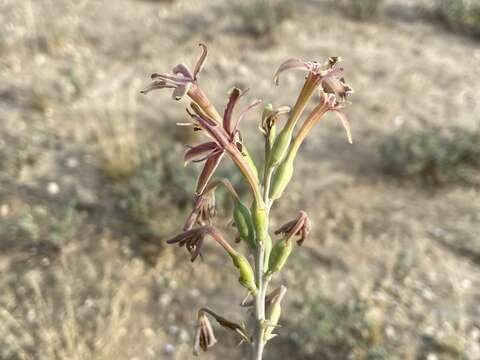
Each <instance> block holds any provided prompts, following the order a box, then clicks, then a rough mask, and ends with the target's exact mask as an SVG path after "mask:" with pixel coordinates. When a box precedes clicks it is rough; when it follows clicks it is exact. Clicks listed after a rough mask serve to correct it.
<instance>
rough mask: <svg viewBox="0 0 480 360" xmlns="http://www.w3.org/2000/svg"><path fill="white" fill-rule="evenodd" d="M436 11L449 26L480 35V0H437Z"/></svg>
mask: <svg viewBox="0 0 480 360" xmlns="http://www.w3.org/2000/svg"><path fill="white" fill-rule="evenodd" d="M435 13H436V14H437V16H438V17H439V18H440V19H441V20H442V21H443V22H444V23H445V24H447V26H448V27H450V28H452V29H454V30H457V31H464V32H467V33H470V34H472V35H475V36H480V2H478V1H476V0H436V6H435Z"/></svg>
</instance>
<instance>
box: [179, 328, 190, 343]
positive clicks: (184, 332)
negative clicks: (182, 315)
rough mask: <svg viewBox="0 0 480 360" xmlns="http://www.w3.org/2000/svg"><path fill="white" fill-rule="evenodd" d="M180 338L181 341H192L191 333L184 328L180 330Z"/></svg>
mask: <svg viewBox="0 0 480 360" xmlns="http://www.w3.org/2000/svg"><path fill="white" fill-rule="evenodd" d="M178 338H179V339H180V341H181V342H184V343H186V342H189V341H190V334H189V333H188V331H187V330H185V329H182V330H180V333H179V334H178Z"/></svg>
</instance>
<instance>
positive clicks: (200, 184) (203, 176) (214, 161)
mask: <svg viewBox="0 0 480 360" xmlns="http://www.w3.org/2000/svg"><path fill="white" fill-rule="evenodd" d="M224 153H225V152H224V151H222V152H219V153H218V154H215V155H213V156H211V157H210V158H209V159H208V160H207V161H206V162H205V166H204V167H203V169H202V172H201V173H200V176H199V177H198V181H197V188H196V190H195V193H196V194H203V191H204V190H205V188H206V187H207V184H208V182H209V181H210V179H211V177H212V176H213V174H214V173H215V170H216V169H217V167H218V165H219V164H220V161H222V157H223V155H224Z"/></svg>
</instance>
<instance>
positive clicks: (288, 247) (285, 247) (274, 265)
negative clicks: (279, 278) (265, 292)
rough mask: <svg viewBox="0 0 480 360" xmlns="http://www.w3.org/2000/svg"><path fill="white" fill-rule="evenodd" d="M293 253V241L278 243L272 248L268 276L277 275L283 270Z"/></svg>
mask: <svg viewBox="0 0 480 360" xmlns="http://www.w3.org/2000/svg"><path fill="white" fill-rule="evenodd" d="M291 252H292V241H283V240H280V241H278V242H277V243H276V244H275V246H274V247H273V248H272V252H271V253H270V260H269V262H268V271H267V273H268V274H273V273H276V272H278V271H280V270H282V268H283V265H285V263H286V262H287V259H288V257H289V256H290V253H291Z"/></svg>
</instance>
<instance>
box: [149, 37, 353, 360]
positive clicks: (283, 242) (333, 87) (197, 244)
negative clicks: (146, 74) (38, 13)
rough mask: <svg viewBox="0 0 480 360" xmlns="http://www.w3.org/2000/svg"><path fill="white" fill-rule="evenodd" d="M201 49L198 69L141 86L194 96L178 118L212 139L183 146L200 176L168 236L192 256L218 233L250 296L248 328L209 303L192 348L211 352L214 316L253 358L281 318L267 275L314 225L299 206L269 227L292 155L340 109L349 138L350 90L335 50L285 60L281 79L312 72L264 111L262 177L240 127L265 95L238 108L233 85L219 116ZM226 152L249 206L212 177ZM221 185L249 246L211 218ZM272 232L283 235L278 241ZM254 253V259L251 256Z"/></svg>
mask: <svg viewBox="0 0 480 360" xmlns="http://www.w3.org/2000/svg"><path fill="white" fill-rule="evenodd" d="M200 48H201V54H200V55H199V56H198V58H197V61H196V62H195V65H194V69H193V71H190V69H189V68H188V67H187V66H186V65H184V64H178V65H176V66H175V67H174V68H173V70H172V72H171V73H162V74H153V75H152V76H151V79H152V82H151V83H150V84H149V85H148V86H147V87H146V88H145V89H144V90H142V93H144V94H146V93H149V92H150V91H152V90H156V89H172V90H173V94H172V97H173V98H174V99H175V100H180V99H182V98H183V97H184V96H188V97H189V98H190V99H191V100H192V102H191V104H190V107H189V108H188V109H187V113H188V115H189V116H190V122H189V123H187V124H185V123H182V124H178V125H188V126H192V127H193V129H194V130H196V131H201V132H202V133H203V134H204V135H205V136H206V138H207V139H206V141H205V142H203V143H200V144H196V145H193V146H187V149H186V151H185V153H184V162H185V164H190V163H203V168H202V170H201V172H200V175H199V177H198V179H197V184H196V186H195V189H194V197H193V208H192V210H191V212H190V214H189V215H188V217H187V220H186V221H185V224H184V227H183V232H181V233H180V234H178V235H176V236H175V237H173V238H171V239H170V240H168V241H167V243H168V244H177V245H178V246H180V247H183V248H186V249H187V251H188V253H189V254H190V260H191V261H192V262H194V261H195V260H196V259H197V258H198V257H203V253H202V249H203V244H204V242H205V240H206V239H207V238H210V239H213V240H214V241H215V242H216V243H217V244H218V245H220V246H221V248H222V250H224V251H225V252H226V253H227V254H228V256H229V257H230V258H231V260H232V265H233V267H234V268H235V270H236V271H237V272H238V273H239V277H238V281H239V283H240V285H241V286H243V287H244V288H245V289H247V291H248V294H249V298H250V299H251V300H250V301H246V300H247V299H245V301H243V302H242V306H253V321H252V322H251V327H249V328H247V327H245V326H244V325H243V324H238V323H236V322H233V321H231V320H228V319H226V318H224V317H222V316H220V315H218V314H217V313H215V312H214V311H213V310H211V309H209V308H201V309H200V310H199V312H198V317H197V330H196V335H195V342H194V354H195V355H199V353H200V352H201V351H207V350H209V349H210V348H211V347H212V346H214V345H215V344H216V343H217V339H216V337H215V335H214V332H213V326H212V324H211V323H210V320H209V318H213V319H214V320H215V321H216V323H217V324H218V325H220V326H221V327H223V328H224V329H227V330H229V331H232V332H233V333H235V334H236V335H237V336H239V337H240V339H241V342H242V343H246V344H248V346H250V349H251V356H250V359H251V360H261V359H262V358H263V353H264V350H265V347H266V345H267V343H268V342H269V341H271V340H272V339H273V338H274V337H275V336H276V334H274V333H273V331H274V330H275V329H276V328H277V327H278V323H279V321H280V319H281V313H282V300H283V298H284V297H285V294H286V290H287V289H286V287H285V286H283V285H280V286H278V287H277V288H276V289H275V290H273V291H272V292H270V293H268V287H269V284H270V281H271V280H272V278H274V277H275V276H278V274H279V273H280V272H281V271H282V269H283V268H284V267H285V266H286V264H287V260H288V258H289V257H290V256H291V254H292V252H293V247H294V246H293V245H294V244H293V242H294V238H295V237H296V238H297V244H298V245H302V243H303V242H304V241H305V239H306V237H307V235H308V233H309V232H310V228H311V223H310V220H309V218H308V216H307V214H306V213H305V212H304V211H301V212H300V214H299V215H298V216H297V218H295V219H293V220H291V221H288V222H287V223H285V224H284V225H282V226H281V227H280V228H279V229H277V230H276V231H275V232H274V233H273V234H271V231H270V229H269V219H270V211H271V209H272V205H273V203H274V201H276V200H278V199H280V198H281V196H282V194H283V193H284V191H285V189H286V187H287V185H288V183H289V182H290V180H291V179H292V177H293V173H294V167H293V166H294V161H295V159H296V157H297V154H298V151H299V149H300V147H301V145H302V143H303V142H304V140H305V138H306V137H307V136H308V134H309V133H310V132H311V130H312V128H313V127H314V126H315V125H316V124H317V123H318V122H319V121H320V119H321V118H323V116H324V115H325V114H326V113H327V112H333V113H335V114H336V115H337V116H338V118H339V119H340V121H341V122H342V125H343V126H344V127H345V130H346V132H347V137H348V140H349V142H351V133H350V127H349V125H348V121H347V118H346V116H345V115H344V113H343V112H342V109H343V107H344V106H345V104H346V98H347V96H348V95H350V94H351V93H352V92H353V90H352V89H351V88H350V87H349V86H348V85H347V84H346V83H345V81H344V80H343V78H340V75H341V74H342V73H343V69H342V68H339V67H337V64H338V62H339V61H340V59H339V58H337V57H331V58H328V59H327V61H326V62H325V63H323V64H320V63H317V62H305V61H301V60H298V59H289V60H287V61H285V62H284V63H282V64H281V65H280V67H279V68H278V70H277V72H276V73H275V75H274V81H275V83H278V78H279V75H280V74H282V73H283V72H285V71H287V70H301V71H306V72H307V76H306V80H305V82H304V84H303V86H302V88H301V90H300V92H299V95H298V96H297V97H296V101H295V104H294V106H293V108H292V110H291V112H290V108H289V107H286V106H282V107H279V108H277V109H275V108H274V107H273V106H272V105H271V104H269V105H267V106H265V108H264V110H263V114H262V116H261V121H260V126H259V129H260V131H261V133H262V135H263V140H264V144H265V146H264V149H265V151H264V159H263V173H262V176H261V179H260V178H259V176H258V171H257V167H256V165H255V162H254V161H253V159H252V158H251V156H250V155H249V152H248V150H247V148H246V146H245V144H244V142H243V137H242V134H241V132H240V124H241V123H242V122H243V119H244V118H245V117H246V116H247V114H248V113H249V112H250V111H251V110H252V109H254V108H255V107H256V106H257V105H258V104H259V103H260V101H259V100H254V101H252V102H251V103H250V104H249V105H247V106H246V107H245V108H244V109H243V110H241V111H240V112H239V113H238V115H235V113H236V111H235V110H236V107H237V104H238V103H239V102H240V101H241V100H242V98H243V97H244V95H245V93H246V92H245V91H243V92H242V91H241V90H240V89H238V88H234V89H232V91H231V92H230V94H229V97H228V101H227V105H226V107H225V109H224V111H223V115H221V113H220V112H219V111H218V110H217V109H216V108H215V106H214V105H213V103H212V102H211V101H210V100H209V99H208V97H207V95H206V94H205V92H204V91H203V90H202V88H201V86H200V84H199V81H198V80H199V74H200V72H201V70H202V68H203V66H204V64H205V61H206V58H207V54H208V51H207V47H206V46H205V45H203V44H200ZM316 91H318V93H319V103H318V104H317V105H316V106H315V107H314V109H313V110H312V111H311V112H310V113H309V114H308V115H307V116H306V118H305V119H304V120H303V122H301V119H302V116H303V114H304V112H305V109H306V108H307V105H308V103H309V102H310V100H311V99H312V97H313V95H314V94H315V92H316ZM287 113H289V116H288V119H287V121H286V123H285V124H284V126H283V127H282V128H281V130H280V131H279V132H278V133H277V128H279V126H278V123H279V120H280V117H281V115H282V114H287ZM299 122H301V125H300V128H299V130H298V131H297V132H296V134H295V128H296V126H297V124H298V123H299ZM225 155H226V156H225ZM224 158H227V159H230V160H231V162H232V163H233V164H235V166H236V167H237V169H238V170H239V171H240V173H241V174H242V175H243V180H244V181H245V182H246V184H247V185H248V188H249V190H250V201H251V205H250V206H247V205H246V204H248V203H247V201H248V200H245V199H242V198H241V196H240V195H239V193H238V192H237V191H236V190H235V188H234V186H233V185H232V183H231V182H230V180H229V179H226V178H220V179H213V176H214V174H215V172H216V170H217V168H218V166H219V164H220V162H221V161H222V160H223V159H224ZM220 185H222V186H224V187H225V188H226V190H227V191H228V194H229V195H230V197H231V199H232V201H233V214H232V215H231V216H232V217H233V222H234V225H235V228H236V231H237V235H236V239H238V240H242V241H243V242H244V243H246V244H247V246H243V247H242V244H237V242H235V244H234V245H232V244H231V242H229V241H227V240H226V238H225V237H224V236H223V235H222V233H221V232H220V230H218V228H217V225H216V224H214V223H216V222H218V219H217V218H216V214H217V209H216V204H215V191H216V189H217V188H218V186H220ZM273 235H278V236H279V237H280V238H279V239H278V240H276V241H275V242H274V243H273V242H272V237H273ZM252 258H253V261H252V263H253V266H252V264H251V261H250V260H252ZM267 294H268V295H267Z"/></svg>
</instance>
